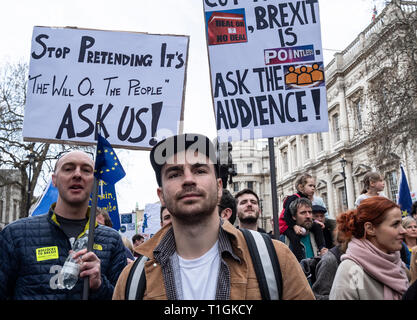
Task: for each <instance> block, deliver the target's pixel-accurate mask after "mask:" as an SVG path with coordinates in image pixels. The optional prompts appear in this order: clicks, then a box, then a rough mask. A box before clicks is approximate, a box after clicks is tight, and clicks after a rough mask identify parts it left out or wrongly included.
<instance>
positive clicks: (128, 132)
mask: <svg viewBox="0 0 417 320" xmlns="http://www.w3.org/2000/svg"><path fill="white" fill-rule="evenodd" d="M188 42H189V37H188V36H174V35H155V34H145V33H134V32H116V31H103V30H87V29H74V28H50V27H34V30H33V36H32V47H31V51H30V57H31V58H30V68H29V81H28V89H27V101H26V107H25V117H24V126H23V136H24V140H25V141H47V142H59V143H61V142H63V141H69V142H76V143H78V144H85V145H89V144H94V143H95V141H96V140H97V131H98V129H97V127H98V126H97V122H99V123H100V128H101V135H102V136H104V137H105V138H106V139H107V140H108V141H109V142H110V143H111V145H112V146H117V147H125V148H132V149H150V148H152V146H153V145H154V144H155V143H156V139H157V137H166V136H170V135H174V134H177V133H179V132H178V131H179V127H180V121H181V120H182V115H183V93H184V86H185V77H186V67H187V58H188V57H187V56H188V54H187V53H188Z"/></svg>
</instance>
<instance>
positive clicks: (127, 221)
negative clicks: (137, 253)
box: [119, 212, 138, 241]
mask: <svg viewBox="0 0 417 320" xmlns="http://www.w3.org/2000/svg"><path fill="white" fill-rule="evenodd" d="M137 231H138V230H137V225H136V213H135V212H132V213H121V214H120V229H119V233H120V235H122V236H124V237H126V238H128V239H129V240H130V241H132V237H133V236H134V235H135V234H136V233H137Z"/></svg>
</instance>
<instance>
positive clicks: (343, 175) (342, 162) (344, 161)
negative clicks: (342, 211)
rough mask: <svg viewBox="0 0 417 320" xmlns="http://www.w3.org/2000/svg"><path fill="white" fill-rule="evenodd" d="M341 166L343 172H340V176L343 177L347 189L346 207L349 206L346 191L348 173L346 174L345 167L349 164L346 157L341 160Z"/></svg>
mask: <svg viewBox="0 0 417 320" xmlns="http://www.w3.org/2000/svg"><path fill="white" fill-rule="evenodd" d="M339 162H340V165H341V166H342V170H343V171H342V172H340V174H341V175H342V177H343V186H344V188H345V201H346V206H347V189H346V172H345V167H346V164H347V161H346V159H345V158H344V157H342V159H340V161H339Z"/></svg>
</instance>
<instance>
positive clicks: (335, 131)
mask: <svg viewBox="0 0 417 320" xmlns="http://www.w3.org/2000/svg"><path fill="white" fill-rule="evenodd" d="M332 120H333V121H332V122H333V137H334V142H337V141H340V124H339V115H338V114H337V113H336V114H335V115H333V117H332Z"/></svg>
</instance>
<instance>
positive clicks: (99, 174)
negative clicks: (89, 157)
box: [94, 135, 126, 184]
mask: <svg viewBox="0 0 417 320" xmlns="http://www.w3.org/2000/svg"><path fill="white" fill-rule="evenodd" d="M125 175H126V172H125V171H124V169H123V167H122V165H121V163H120V161H119V159H118V158H117V156H116V153H115V152H114V150H113V148H112V146H111V145H110V143H109V142H108V141H107V140H106V139H105V138H103V137H102V136H101V135H98V141H97V154H96V164H95V168H94V176H95V177H96V178H97V180H103V181H104V182H107V183H111V184H115V183H116V182H117V181H119V180H120V179H122V178H123V177H124V176H125Z"/></svg>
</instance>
